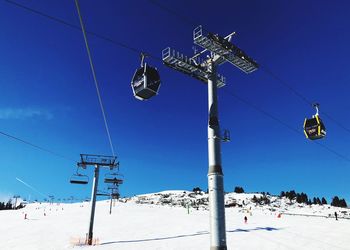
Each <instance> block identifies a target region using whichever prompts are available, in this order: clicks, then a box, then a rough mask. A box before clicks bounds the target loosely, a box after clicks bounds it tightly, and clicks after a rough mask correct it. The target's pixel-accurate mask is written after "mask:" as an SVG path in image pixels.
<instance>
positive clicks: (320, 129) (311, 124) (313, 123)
mask: <svg viewBox="0 0 350 250" xmlns="http://www.w3.org/2000/svg"><path fill="white" fill-rule="evenodd" d="M314 107H315V108H316V114H315V115H313V116H312V118H305V120H304V134H305V136H306V138H308V139H310V140H317V139H322V138H323V137H325V136H326V127H325V126H324V124H323V122H322V120H321V118H320V116H319V114H318V107H319V104H317V103H316V104H314Z"/></svg>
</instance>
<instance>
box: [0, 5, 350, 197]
mask: <svg viewBox="0 0 350 250" xmlns="http://www.w3.org/2000/svg"><path fill="white" fill-rule="evenodd" d="M18 2H19V3H21V4H25V5H26V6H28V7H30V8H33V9H36V10H38V11H41V12H44V13H46V14H48V15H52V16H55V17H57V18H60V19H64V20H66V21H67V22H69V23H73V24H75V25H79V21H78V18H77V13H76V9H75V5H74V1H73V0H64V1H62V0H59V1H58V0H52V1H44V0H37V1H22V0H18ZM161 4H162V5H163V6H166V7H167V8H169V9H171V10H173V11H174V12H175V13H177V15H173V14H171V13H169V12H167V11H165V10H164V9H161V8H159V6H157V5H155V4H152V3H151V1H148V0H140V1H135V0H132V1H112V0H108V1H107V0H106V1H91V0H89V1H87V0H86V1H81V3H80V5H81V11H82V15H83V19H84V21H85V26H86V28H87V30H89V31H93V32H96V33H98V34H101V35H104V36H107V37H109V38H111V39H113V40H115V41H118V42H121V43H125V44H127V45H128V46H131V47H134V48H137V49H140V50H143V51H147V52H148V53H151V54H152V55H155V56H158V57H161V51H162V49H164V48H165V47H167V46H171V47H173V48H176V49H178V50H179V51H182V52H184V53H185V54H187V55H191V54H192V53H193V51H192V46H193V41H192V30H193V28H195V24H194V23H198V24H202V25H203V26H204V28H205V29H206V30H210V31H212V32H214V33H219V34H221V35H226V34H229V33H231V32H232V31H236V32H237V35H236V36H235V37H234V38H233V42H234V43H235V44H236V45H238V46H239V47H241V48H242V49H243V50H244V51H246V52H247V54H249V55H250V56H251V57H253V58H254V59H255V60H256V61H257V62H258V63H259V64H261V65H263V66H265V67H268V68H270V69H271V71H272V72H273V73H274V74H276V75H278V76H279V77H280V78H281V79H283V80H284V81H285V82H286V83H288V84H289V85H291V86H292V88H293V89H295V90H297V91H298V92H300V93H301V94H302V95H303V96H305V97H306V98H308V99H309V100H311V101H317V102H319V103H320V104H321V111H324V112H326V113H327V114H329V115H331V116H332V117H333V118H334V119H335V120H337V121H339V122H340V123H341V124H343V125H344V126H345V127H347V128H350V125H349V123H350V119H349V117H348V116H347V114H348V113H349V108H350V102H349V98H348V95H349V93H350V85H349V81H350V76H349V71H348V68H349V56H350V47H349V44H350V33H349V30H350V19H349V14H348V13H349V9H350V4H349V3H348V2H347V1H336V2H329V1H264V2H263V1H258V0H256V1H215V5H213V3H211V4H205V3H204V2H203V1H190V2H189V1H161ZM181 16H183V17H186V18H188V19H190V20H191V21H190V20H188V19H186V20H187V21H184V18H181ZM191 22H192V23H193V25H192V24H191ZM0 30H1V39H0V65H1V66H0V86H1V93H2V97H1V98H0V131H2V132H5V133H9V134H11V135H14V136H17V137H19V138H21V139H24V140H27V141H30V142H32V143H34V144H36V145H39V146H42V147H45V148H47V149H50V150H52V151H54V152H57V153H59V154H62V155H64V156H67V157H68V158H71V159H72V160H66V159H62V158H59V157H56V156H54V155H51V154H48V153H45V152H42V151H39V150H37V149H35V148H32V147H30V146H27V145H24V144H21V143H19V142H17V141H14V140H11V139H9V138H7V137H3V136H1V137H0V152H1V166H0V169H1V182H0V196H4V195H13V194H19V195H22V196H24V197H28V196H29V195H31V198H32V199H34V198H37V199H41V198H42V197H41V196H40V195H38V194H37V193H35V192H33V191H32V190H30V189H29V188H27V187H26V186H25V185H23V184H21V183H19V182H18V181H17V180H16V177H18V178H20V179H22V180H24V181H26V182H27V183H28V184H30V185H32V186H34V187H35V188H37V189H38V190H39V191H40V192H43V193H45V194H52V195H55V196H56V197H57V198H67V197H69V196H76V197H81V198H84V197H88V196H90V185H88V186H84V187H82V186H73V185H71V184H69V182H68V180H69V178H70V176H71V175H72V174H73V173H74V171H75V163H76V161H78V160H79V154H80V153H93V154H107V155H109V154H111V151H110V148H109V144H108V140H107V136H106V133H105V129H104V124H103V120H102V115H101V112H100V109H99V106H98V99H97V96H96V91H95V87H94V84H93V79H92V75H91V72H90V67H89V64H88V58H87V54H86V50H85V47H84V41H83V36H82V33H81V32H80V31H79V30H75V29H72V28H70V27H67V26H65V25H62V24H60V23H57V22H54V21H52V20H49V19H47V18H44V17H42V16H39V15H36V14H33V13H30V12H28V11H26V10H24V9H21V8H18V7H16V6H14V5H12V4H9V3H7V2H6V1H1V2H0ZM89 42H90V47H91V50H92V55H93V59H94V62H95V66H96V73H97V78H98V80H99V82H100V87H101V94H102V98H103V101H104V105H105V109H106V112H107V118H108V121H109V126H110V130H111V135H112V139H113V143H114V146H115V150H116V153H117V156H118V158H119V160H120V163H121V168H120V170H121V172H122V173H123V174H124V175H125V184H124V185H122V186H121V195H123V196H128V195H133V194H140V193H147V192H156V191H161V190H166V189H192V188H193V187H195V186H199V187H201V188H202V189H206V188H207V176H206V175H207V168H208V163H207V88H206V85H204V84H202V83H201V82H198V81H197V80H195V79H192V78H190V77H188V76H185V75H183V74H180V73H179V72H176V71H174V70H171V69H169V68H166V67H165V66H163V65H162V63H161V62H160V61H157V60H154V59H149V60H148V62H149V63H150V64H152V65H154V66H156V67H158V69H159V71H160V75H161V78H162V86H161V89H160V93H159V95H158V96H156V97H154V98H153V99H151V100H149V101H147V102H141V101H138V100H136V99H135V98H134V97H133V95H132V90H131V88H130V80H131V77H132V75H133V73H134V71H135V69H136V68H137V67H138V66H139V64H140V61H139V55H138V54H137V53H134V52H132V51H130V50H127V49H125V48H122V47H120V46H117V45H115V44H112V43H109V42H107V41H105V40H101V39H98V38H96V37H94V36H89ZM219 70H220V72H221V73H223V74H224V75H225V76H226V79H227V85H226V86H225V87H224V88H222V89H221V90H220V91H219V112H220V121H221V127H222V128H227V129H229V130H230V131H231V137H232V138H231V139H232V141H231V142H230V143H227V144H224V145H222V158H223V169H224V174H225V189H226V191H232V190H233V188H234V187H235V186H242V187H243V188H244V189H245V190H246V191H248V192H253V191H267V192H270V193H276V194H278V193H279V192H280V191H282V190H291V189H295V190H296V191H297V192H306V193H307V194H308V195H309V196H320V197H322V196H325V197H326V198H327V199H328V201H329V199H330V198H331V197H332V196H334V195H338V196H340V197H341V198H345V199H346V200H347V201H350V193H349V191H348V190H349V189H348V185H349V184H348V180H349V175H350V161H347V160H344V159H343V158H341V157H338V156H337V155H335V154H333V153H331V152H329V151H328V150H325V149H324V148H323V147H321V146H319V145H317V144H315V143H312V142H310V141H307V140H306V139H305V138H304V137H303V136H302V135H298V134H296V133H294V132H293V131H291V130H289V129H288V128H286V127H285V126H283V125H281V124H280V123H278V122H276V121H275V120H273V119H271V118H270V117H267V116H266V115H264V114H262V113H261V112H258V111H257V110H256V109H254V108H252V107H251V106H249V105H246V104H244V103H242V102H240V101H239V100H237V99H235V98H234V97H233V96H231V95H229V94H227V93H228V91H230V92H233V93H235V94H236V95H238V96H239V97H241V98H244V99H245V100H247V101H249V102H251V103H253V104H254V105H256V106H258V107H259V108H261V109H263V110H265V111H266V112H268V113H269V114H271V115H273V116H275V117H277V118H278V119H280V120H281V121H283V122H285V123H287V124H288V125H289V126H290V127H293V128H295V129H297V130H300V132H302V124H303V120H304V118H305V117H306V116H311V115H312V114H313V113H314V110H313V109H312V107H310V106H309V105H307V104H306V103H305V102H303V101H302V100H301V99H300V98H299V97H298V96H296V95H295V94H294V93H292V92H291V91H290V90H289V89H288V88H287V87H286V86H283V85H281V84H280V83H279V82H278V81H276V80H275V79H274V78H272V77H271V75H269V74H267V73H266V71H264V70H262V69H259V70H258V71H256V72H254V73H253V74H251V75H246V74H244V73H242V72H240V71H239V70H237V69H236V68H234V67H232V66H231V65H229V64H225V65H223V66H222V67H220V69H219ZM323 120H324V122H325V125H326V128H327V133H328V134H327V137H326V138H325V139H324V140H323V141H320V143H321V144H323V145H325V146H327V147H329V148H331V149H332V150H335V151H336V152H338V153H340V154H342V155H344V156H346V157H348V158H350V152H349V141H350V133H349V132H348V131H346V130H344V129H342V128H341V127H340V126H338V125H337V124H335V123H334V122H333V121H332V120H329V119H327V117H323ZM87 173H90V174H91V173H92V169H90V170H89V171H87ZM103 174H104V173H102V175H103ZM103 188H104V187H103V185H102V186H101V189H103Z"/></svg>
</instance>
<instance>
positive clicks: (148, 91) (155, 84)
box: [131, 63, 160, 100]
mask: <svg viewBox="0 0 350 250" xmlns="http://www.w3.org/2000/svg"><path fill="white" fill-rule="evenodd" d="M131 87H132V90H133V92H134V96H135V97H136V98H137V99H139V100H147V99H149V98H151V97H152V96H154V95H156V94H158V90H159V87H160V76H159V73H158V70H157V69H156V68H154V67H151V66H148V65H147V63H145V64H144V65H143V66H142V67H141V68H139V69H137V70H136V71H135V74H134V76H133V78H132V81H131Z"/></svg>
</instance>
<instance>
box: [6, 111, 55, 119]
mask: <svg viewBox="0 0 350 250" xmlns="http://www.w3.org/2000/svg"><path fill="white" fill-rule="evenodd" d="M31 118H40V119H46V120H50V119H52V118H53V114H52V113H51V112H49V111H47V110H43V109H38V108H0V120H24V119H31Z"/></svg>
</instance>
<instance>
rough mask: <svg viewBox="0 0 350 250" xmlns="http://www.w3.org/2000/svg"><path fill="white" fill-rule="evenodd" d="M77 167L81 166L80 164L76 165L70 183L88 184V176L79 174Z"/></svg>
mask: <svg viewBox="0 0 350 250" xmlns="http://www.w3.org/2000/svg"><path fill="white" fill-rule="evenodd" d="M79 167H81V166H80V165H78V167H77V172H76V173H75V174H73V175H72V177H71V178H70V180H69V182H70V183H71V184H88V183H89V176H87V175H84V174H80V173H79Z"/></svg>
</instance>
